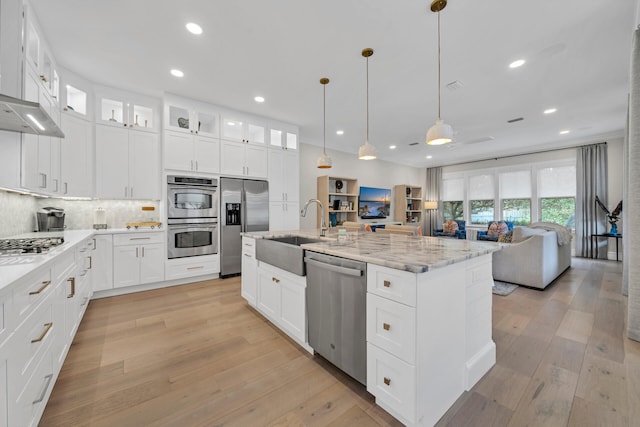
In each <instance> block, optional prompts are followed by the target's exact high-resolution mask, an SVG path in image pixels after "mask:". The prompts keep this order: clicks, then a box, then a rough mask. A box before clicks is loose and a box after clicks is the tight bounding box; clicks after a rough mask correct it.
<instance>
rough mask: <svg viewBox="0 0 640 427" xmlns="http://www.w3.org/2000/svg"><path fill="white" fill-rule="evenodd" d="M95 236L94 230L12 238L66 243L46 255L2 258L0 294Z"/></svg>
mask: <svg viewBox="0 0 640 427" xmlns="http://www.w3.org/2000/svg"><path fill="white" fill-rule="evenodd" d="M93 234H94V232H93V230H67V231H63V232H59V231H53V232H46V233H44V232H41V233H24V234H20V235H17V236H11V237H9V238H11V239H19V238H38V237H43V238H46V237H59V236H60V235H62V236H63V237H64V243H63V244H61V245H59V246H56V247H55V248H53V249H51V250H50V251H49V252H47V253H44V254H34V255H16V256H13V255H8V256H1V257H0V292H2V291H4V290H5V289H9V288H10V286H11V285H12V284H13V283H14V282H16V281H18V280H20V279H21V278H23V277H24V276H26V275H27V274H29V273H31V272H33V271H35V270H37V269H38V268H40V267H42V266H44V265H46V264H48V263H50V262H52V261H53V260H54V259H55V258H57V257H58V256H60V255H62V254H63V253H65V252H67V251H70V250H73V248H74V247H75V246H76V245H77V244H78V243H80V242H81V241H82V240H84V239H85V238H87V237H90V236H92V235H93Z"/></svg>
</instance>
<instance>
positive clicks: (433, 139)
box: [427, 119, 453, 145]
mask: <svg viewBox="0 0 640 427" xmlns="http://www.w3.org/2000/svg"><path fill="white" fill-rule="evenodd" d="M452 140H453V128H452V127H451V125H448V124H446V123H445V122H443V121H442V119H437V120H436V124H435V125H433V126H431V127H430V128H429V130H428V131H427V144H429V145H442V144H447V143H449V142H451V141H452Z"/></svg>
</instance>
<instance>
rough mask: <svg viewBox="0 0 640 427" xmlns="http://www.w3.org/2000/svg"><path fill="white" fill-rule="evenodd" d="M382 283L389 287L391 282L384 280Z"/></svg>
mask: <svg viewBox="0 0 640 427" xmlns="http://www.w3.org/2000/svg"><path fill="white" fill-rule="evenodd" d="M383 285H384V287H385V288H390V287H391V282H390V281H388V280H385V281H384V283H383Z"/></svg>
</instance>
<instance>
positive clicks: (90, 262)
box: [89, 256, 93, 270]
mask: <svg viewBox="0 0 640 427" xmlns="http://www.w3.org/2000/svg"><path fill="white" fill-rule="evenodd" d="M92 268H93V258H91V256H89V270H91V269H92Z"/></svg>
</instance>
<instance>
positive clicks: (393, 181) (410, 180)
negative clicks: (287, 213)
mask: <svg viewBox="0 0 640 427" xmlns="http://www.w3.org/2000/svg"><path fill="white" fill-rule="evenodd" d="M321 154H322V147H317V146H315V145H309V144H300V207H302V206H303V205H304V203H305V202H306V201H307V200H309V199H315V198H317V195H316V191H317V185H316V178H317V177H319V176H324V175H331V176H338V177H344V178H355V179H357V180H358V185H360V186H365V187H380V188H391V189H393V186H394V185H398V184H408V185H416V186H420V187H422V188H423V189H424V186H425V182H426V177H427V172H426V169H424V168H414V167H410V166H404V165H400V164H396V163H391V162H386V161H382V160H368V161H365V160H358V156H357V155H356V154H351V153H344V152H341V151H335V150H327V154H328V155H329V156H331V158H332V159H333V167H332V168H331V169H318V168H317V167H316V162H317V161H318V157H320V155H321ZM391 211H392V212H393V206H391ZM300 228H301V229H313V228H316V210H315V209H309V211H308V212H307V216H306V218H300Z"/></svg>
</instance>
